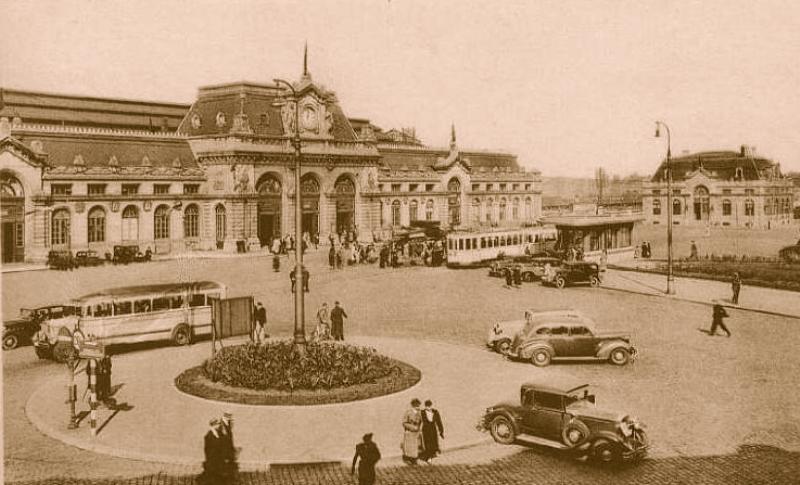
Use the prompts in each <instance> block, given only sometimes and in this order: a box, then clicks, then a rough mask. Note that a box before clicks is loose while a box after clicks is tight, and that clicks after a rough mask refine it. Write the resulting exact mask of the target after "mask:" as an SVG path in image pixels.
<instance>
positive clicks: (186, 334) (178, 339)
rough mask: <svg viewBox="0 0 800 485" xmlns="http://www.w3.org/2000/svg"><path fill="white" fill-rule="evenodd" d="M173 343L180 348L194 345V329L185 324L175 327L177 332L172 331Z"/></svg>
mask: <svg viewBox="0 0 800 485" xmlns="http://www.w3.org/2000/svg"><path fill="white" fill-rule="evenodd" d="M172 343H174V344H175V345H178V346H181V345H189V344H190V343H192V329H190V328H189V326H188V325H185V324H182V325H178V326H177V327H175V330H173V331H172Z"/></svg>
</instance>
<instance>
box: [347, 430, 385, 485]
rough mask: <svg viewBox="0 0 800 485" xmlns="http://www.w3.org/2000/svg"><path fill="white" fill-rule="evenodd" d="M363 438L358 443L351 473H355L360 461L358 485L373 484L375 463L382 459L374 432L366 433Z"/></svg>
mask: <svg viewBox="0 0 800 485" xmlns="http://www.w3.org/2000/svg"><path fill="white" fill-rule="evenodd" d="M363 440H364V441H363V442H361V443H359V444H357V445H356V454H355V456H353V465H352V466H351V467H350V474H351V475H352V474H353V473H355V471H356V462H357V461H358V485H372V484H373V483H375V464H376V463H378V460H380V459H381V452H380V450H379V449H378V445H376V444H375V443H374V442H373V441H372V433H367V434H365V435H364V437H363ZM359 460H360V461H359Z"/></svg>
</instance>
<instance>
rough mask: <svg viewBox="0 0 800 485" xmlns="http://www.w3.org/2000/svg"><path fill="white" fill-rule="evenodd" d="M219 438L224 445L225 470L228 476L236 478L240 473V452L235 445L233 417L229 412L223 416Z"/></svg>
mask: <svg viewBox="0 0 800 485" xmlns="http://www.w3.org/2000/svg"><path fill="white" fill-rule="evenodd" d="M219 437H220V440H222V444H223V457H224V460H225V470H226V472H227V474H228V475H230V476H234V475H235V474H236V473H238V471H239V464H238V463H237V461H236V455H237V454H238V452H237V450H236V447H235V446H234V444H233V415H232V414H231V413H229V412H225V413H224V414H223V415H222V420H220V426H219Z"/></svg>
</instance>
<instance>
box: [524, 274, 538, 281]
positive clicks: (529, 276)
mask: <svg viewBox="0 0 800 485" xmlns="http://www.w3.org/2000/svg"><path fill="white" fill-rule="evenodd" d="M535 279H536V277H535V276H534V275H533V273H525V274H524V275H522V280H523V281H525V282H527V283H533V280H535Z"/></svg>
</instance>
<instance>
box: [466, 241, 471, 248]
mask: <svg viewBox="0 0 800 485" xmlns="http://www.w3.org/2000/svg"><path fill="white" fill-rule="evenodd" d="M466 249H472V240H471V239H467V247H466Z"/></svg>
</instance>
